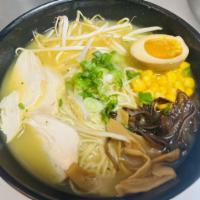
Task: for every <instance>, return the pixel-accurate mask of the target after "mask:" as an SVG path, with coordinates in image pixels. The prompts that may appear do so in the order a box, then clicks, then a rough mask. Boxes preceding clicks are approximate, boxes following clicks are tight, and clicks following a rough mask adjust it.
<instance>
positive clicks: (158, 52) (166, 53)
mask: <svg viewBox="0 0 200 200" xmlns="http://www.w3.org/2000/svg"><path fill="white" fill-rule="evenodd" d="M144 48H145V50H146V51H147V52H148V54H150V55H151V56H153V57H156V58H162V59H168V58H175V57H177V56H179V55H180V54H181V52H182V47H181V44H180V42H179V41H178V40H177V39H172V38H167V37H160V38H154V39H149V40H147V41H146V42H145V44H144Z"/></svg>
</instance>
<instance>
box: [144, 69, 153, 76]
mask: <svg viewBox="0 0 200 200" xmlns="http://www.w3.org/2000/svg"><path fill="white" fill-rule="evenodd" d="M153 75H154V73H153V71H152V70H145V71H144V72H143V73H142V76H143V77H145V76H148V77H151V76H153Z"/></svg>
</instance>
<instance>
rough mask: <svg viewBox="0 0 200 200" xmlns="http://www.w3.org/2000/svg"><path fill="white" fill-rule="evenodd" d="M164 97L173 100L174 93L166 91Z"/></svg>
mask: <svg viewBox="0 0 200 200" xmlns="http://www.w3.org/2000/svg"><path fill="white" fill-rule="evenodd" d="M165 98H167V99H169V100H170V101H173V102H174V101H175V95H174V94H173V93H171V92H169V93H167V94H166V95H165Z"/></svg>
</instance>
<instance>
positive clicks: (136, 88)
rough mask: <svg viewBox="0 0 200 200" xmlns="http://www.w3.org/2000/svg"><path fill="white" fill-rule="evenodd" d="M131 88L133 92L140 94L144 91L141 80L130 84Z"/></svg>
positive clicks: (144, 87)
mask: <svg viewBox="0 0 200 200" xmlns="http://www.w3.org/2000/svg"><path fill="white" fill-rule="evenodd" d="M131 85H132V88H133V90H134V91H135V92H142V91H144V90H145V89H146V86H145V84H144V82H143V81H142V80H141V79H135V80H133V81H132V82H131Z"/></svg>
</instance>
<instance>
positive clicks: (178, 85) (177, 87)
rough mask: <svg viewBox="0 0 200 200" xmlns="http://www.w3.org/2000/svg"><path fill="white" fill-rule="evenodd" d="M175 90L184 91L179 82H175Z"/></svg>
mask: <svg viewBox="0 0 200 200" xmlns="http://www.w3.org/2000/svg"><path fill="white" fill-rule="evenodd" d="M175 88H176V89H179V90H181V91H184V86H183V84H182V83H181V82H180V81H177V82H176V83H175Z"/></svg>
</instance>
